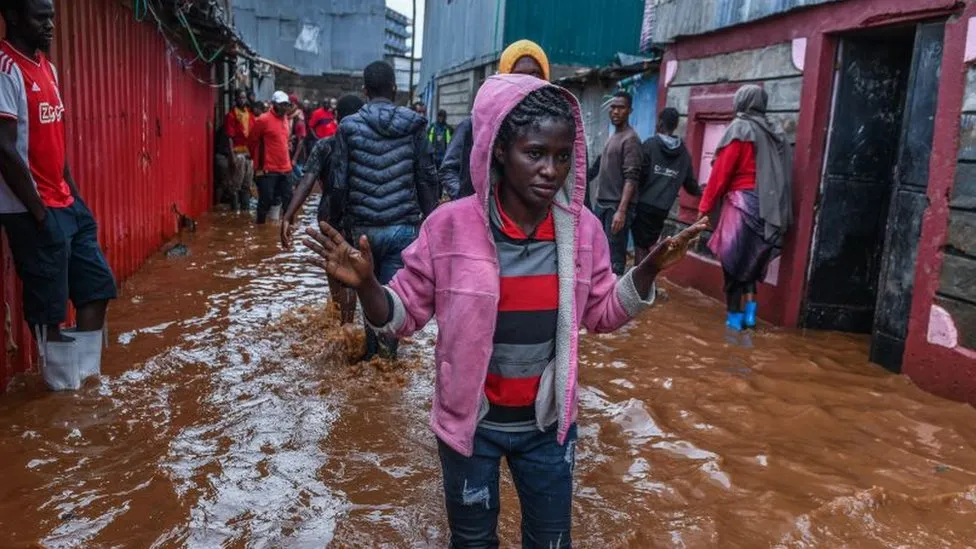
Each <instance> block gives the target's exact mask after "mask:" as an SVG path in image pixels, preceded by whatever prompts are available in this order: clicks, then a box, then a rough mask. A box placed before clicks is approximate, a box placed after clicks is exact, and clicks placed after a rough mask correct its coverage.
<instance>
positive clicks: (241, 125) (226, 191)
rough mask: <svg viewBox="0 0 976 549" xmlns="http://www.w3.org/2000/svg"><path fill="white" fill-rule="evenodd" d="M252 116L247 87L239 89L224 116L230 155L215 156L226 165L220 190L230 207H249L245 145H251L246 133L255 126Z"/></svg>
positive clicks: (249, 156) (246, 146)
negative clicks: (226, 156)
mask: <svg viewBox="0 0 976 549" xmlns="http://www.w3.org/2000/svg"><path fill="white" fill-rule="evenodd" d="M255 120H256V117H255V116H254V113H253V112H252V111H251V107H250V103H249V102H248V100H247V91H245V90H238V92H237V94H236V97H235V102H234V107H233V108H231V110H230V112H228V113H227V116H226V117H225V118H224V131H225V132H226V133H227V137H228V139H229V140H230V150H231V157H230V158H227V159H226V160H223V159H221V158H219V157H218V161H220V162H221V165H226V172H225V173H224V174H223V181H222V184H223V185H222V186H223V189H222V192H223V195H224V198H230V204H231V210H233V211H237V210H238V209H241V208H243V210H244V211H247V210H248V202H249V201H250V193H251V183H252V181H251V180H252V179H253V178H254V174H253V173H252V172H253V170H252V169H251V166H250V163H251V153H250V150H249V149H248V146H249V145H250V142H249V137H250V135H251V131H252V130H253V128H254V122H255ZM221 156H223V155H221Z"/></svg>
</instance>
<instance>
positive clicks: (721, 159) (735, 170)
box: [698, 140, 756, 214]
mask: <svg viewBox="0 0 976 549" xmlns="http://www.w3.org/2000/svg"><path fill="white" fill-rule="evenodd" d="M755 188H756V147H755V145H753V144H752V143H751V142H749V141H739V140H735V141H733V142H731V143H729V144H728V145H727V146H726V147H725V148H724V149H722V150H721V151H719V152H718V155H717V156H716V157H715V162H714V163H713V164H712V173H711V174H710V175H709V176H708V185H706V186H705V194H704V195H702V198H701V202H699V203H698V211H699V212H700V213H704V214H707V213H710V212H711V211H712V210H713V209H714V208H715V204H716V203H717V202H718V201H719V200H721V199H722V197H723V196H725V195H726V194H727V193H730V192H732V191H751V190H754V189H755Z"/></svg>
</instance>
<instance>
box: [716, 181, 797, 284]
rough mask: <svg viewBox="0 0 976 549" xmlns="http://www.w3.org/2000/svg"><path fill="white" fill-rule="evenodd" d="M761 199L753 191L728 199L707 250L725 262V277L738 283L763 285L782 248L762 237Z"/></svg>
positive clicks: (736, 194)
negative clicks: (770, 264) (771, 264)
mask: <svg viewBox="0 0 976 549" xmlns="http://www.w3.org/2000/svg"><path fill="white" fill-rule="evenodd" d="M763 228H764V227H763V221H762V219H761V218H760V217H759V196H758V195H756V193H755V192H753V191H732V192H730V193H729V194H727V195H725V199H724V201H723V203H722V212H721V214H720V217H719V220H718V224H717V225H716V226H715V232H714V233H712V238H711V240H709V241H708V248H709V249H710V250H712V253H713V254H715V256H716V257H718V258H719V260H720V261H721V262H722V269H724V270H725V273H726V276H729V277H732V278H734V279H735V280H737V281H739V282H761V281H762V280H763V279H765V278H766V269H767V268H768V267H769V263H770V262H771V261H772V260H774V259H776V258H777V257H778V256H779V254H780V251H781V249H780V247H779V246H777V245H775V244H772V243H769V242H767V241H766V239H765V238H764V237H763V232H764V231H763Z"/></svg>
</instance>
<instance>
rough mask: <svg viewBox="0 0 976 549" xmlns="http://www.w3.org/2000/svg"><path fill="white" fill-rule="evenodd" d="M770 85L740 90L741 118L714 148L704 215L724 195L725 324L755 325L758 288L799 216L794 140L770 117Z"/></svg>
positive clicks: (718, 242)
mask: <svg viewBox="0 0 976 549" xmlns="http://www.w3.org/2000/svg"><path fill="white" fill-rule="evenodd" d="M767 101H768V96H767V95H766V91H765V90H763V89H762V88H760V87H759V86H756V85H748V86H743V87H741V88H739V91H738V92H736V94H735V113H736V114H735V120H733V121H732V124H731V125H730V126H729V128H728V129H727V130H726V131H725V135H724V136H722V140H721V141H720V142H719V144H718V148H717V149H716V151H715V162H714V164H713V165H712V173H711V175H709V177H708V185H707V186H706V187H705V192H704V195H703V196H702V199H701V202H700V203H699V205H698V214H699V218H708V216H709V213H710V212H711V211H712V210H713V209H714V208H715V205H716V204H718V202H719V201H722V212H721V215H720V216H719V221H718V225H716V226H715V232H714V234H713V235H712V238H711V240H710V241H709V242H708V247H709V248H710V249H711V250H712V253H714V254H715V255H716V256H717V257H718V258H719V259H720V260H721V261H722V270H723V271H724V273H725V294H726V297H727V300H728V316H727V318H726V325H727V326H728V327H729V328H730V329H732V330H734V331H741V330H742V329H743V328H752V327H755V325H756V311H757V309H758V306H757V304H756V290H757V285H758V283H759V282H760V281H761V280H763V279H764V278H766V270H767V268H768V267H769V263H770V262H771V261H772V260H773V259H775V258H776V257H778V256H779V254H780V251H781V247H782V245H783V236H784V235H785V234H786V231H787V230H788V229H789V227H790V224H791V223H792V222H793V206H792V204H793V203H792V200H793V195H792V188H793V187H792V168H793V159H792V151H791V150H790V144H789V143H787V142H786V140H785V138H784V137H783V136H782V135H780V134H778V133H776V132H775V131H774V130H773V128H772V126H770V124H769V121H768V120H766V103H767Z"/></svg>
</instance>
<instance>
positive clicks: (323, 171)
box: [281, 95, 363, 324]
mask: <svg viewBox="0 0 976 549" xmlns="http://www.w3.org/2000/svg"><path fill="white" fill-rule="evenodd" d="M362 107H363V100H362V99H360V98H359V96H356V95H346V96H343V97H342V99H340V100H339V105H338V107H337V109H336V111H337V112H336V119H337V121H342V119H343V118H345V117H346V116H349V115H350V114H353V113H356V112H359V109H361V108H362ZM334 149H335V137H334V136H333V137H326V138H323V139H320V140H319V141H318V142H317V143H315V146H314V147H312V152H311V153H310V154H309V156H308V161H307V162H306V163H305V170H304V175H302V180H301V181H299V183H298V187H297V188H296V189H295V194H294V195H293V196H292V199H291V204H288V209H287V210H285V215H284V216H282V218H281V246H282V247H283V248H284V249H286V250H290V249H291V248H292V240H294V237H293V235H292V231H293V230H294V228H295V224H296V223H297V222H298V211H299V210H300V209H301V208H302V205H303V204H305V201H306V200H308V196H309V195H310V194H312V187H314V186H315V182H316V181H318V182H319V183H320V184H321V185H322V199H321V200H320V201H319V209H318V220H319V221H325V222H327V223H330V224H332V225H335V226H338V223H339V222H340V219H338V218H337V217H334V216H333V215H331V211H330V207H329V195H330V193H331V192H332V179H331V177H330V173H331V170H332V151H333V150H334ZM329 294H331V295H332V300H333V301H335V303H336V305H338V306H339V316H340V318H341V320H342V323H343V324H349V323H351V322H352V321H353V319H354V318H355V316H356V294H355V293H353V292H352V291H351V290H350V289H349V288H347V287H345V286H343V285H342V284H340V283H339V281H338V280H336V279H335V277H332V276H330V277H329Z"/></svg>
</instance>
